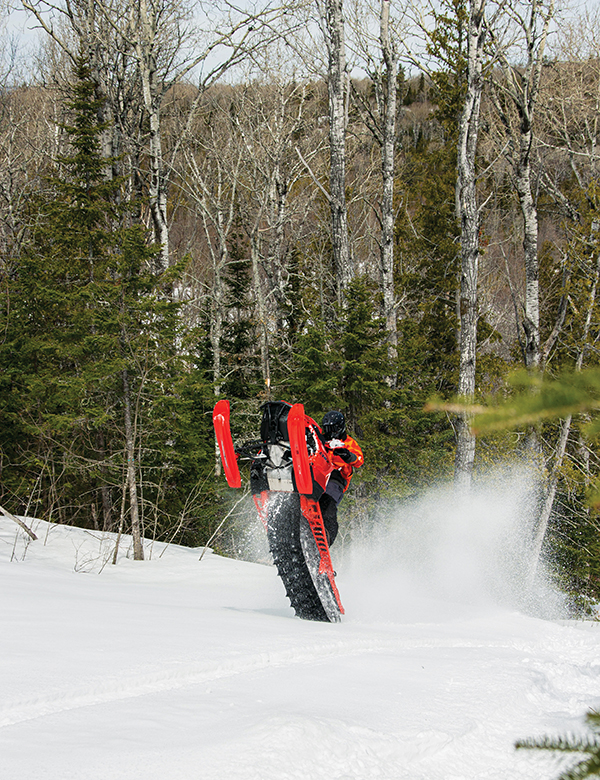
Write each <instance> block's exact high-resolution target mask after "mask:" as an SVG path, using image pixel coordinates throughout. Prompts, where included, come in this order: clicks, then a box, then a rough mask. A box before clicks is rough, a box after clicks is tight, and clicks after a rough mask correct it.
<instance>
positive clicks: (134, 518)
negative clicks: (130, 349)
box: [122, 369, 144, 561]
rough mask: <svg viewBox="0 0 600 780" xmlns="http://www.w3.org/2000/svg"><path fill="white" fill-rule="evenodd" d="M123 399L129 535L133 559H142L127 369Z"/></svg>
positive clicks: (124, 373)
mask: <svg viewBox="0 0 600 780" xmlns="http://www.w3.org/2000/svg"><path fill="white" fill-rule="evenodd" d="M122 378H123V399H124V404H125V454H126V457H127V469H126V483H127V490H128V492H129V511H130V513H131V535H132V538H133V560H134V561H143V560H144V547H143V544H142V526H141V522H140V508H139V503H138V494H137V477H136V473H135V434H134V425H133V419H132V414H131V390H130V387H129V376H128V374H127V369H124V370H123V374H122Z"/></svg>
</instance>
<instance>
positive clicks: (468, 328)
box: [454, 0, 487, 490]
mask: <svg viewBox="0 0 600 780" xmlns="http://www.w3.org/2000/svg"><path fill="white" fill-rule="evenodd" d="M486 32H487V27H486V20H485V0H471V2H470V4H469V33H468V43H467V94H466V96H465V103H464V107H463V110H462V113H461V117H460V124H459V135H458V158H457V171H458V176H457V185H456V211H457V215H458V217H459V220H460V226H461V239H460V246H461V277H460V309H459V317H460V338H459V349H460V367H459V378H458V392H459V394H460V395H461V396H463V397H464V398H465V399H467V400H469V401H470V400H472V399H473V396H474V394H475V368H476V353H477V277H478V264H479V222H480V215H479V206H478V203H477V180H476V170H475V161H476V153H477V140H478V135H479V114H480V108H481V95H482V91H483V57H484V44H485V37H486ZM474 459H475V436H474V435H473V433H472V432H471V428H470V424H469V418H468V415H467V414H462V415H460V416H459V418H458V421H457V442H456V458H455V463H454V481H455V484H456V486H457V487H458V488H460V489H462V490H469V489H470V486H471V473H472V470H473V462H474Z"/></svg>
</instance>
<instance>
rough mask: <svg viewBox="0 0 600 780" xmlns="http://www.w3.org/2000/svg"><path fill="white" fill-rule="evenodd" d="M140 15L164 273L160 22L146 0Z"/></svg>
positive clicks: (151, 196) (154, 208) (152, 194)
mask: <svg viewBox="0 0 600 780" xmlns="http://www.w3.org/2000/svg"><path fill="white" fill-rule="evenodd" d="M138 8H139V16H138V17H137V18H135V17H134V18H133V19H132V25H133V30H134V32H135V41H136V47H135V48H136V54H137V59H138V65H139V68H140V76H141V80H142V94H143V98H144V107H145V109H146V111H147V113H148V121H149V125H150V138H149V152H150V154H149V157H150V160H149V162H150V186H149V190H148V201H149V205H150V213H151V215H152V224H153V227H154V237H155V240H156V243H157V244H159V245H160V248H161V251H160V255H159V258H160V266H161V267H160V268H159V269H158V270H162V271H164V270H165V269H166V268H168V267H169V227H168V222H167V186H166V180H165V171H164V162H163V155H162V141H161V117H160V107H161V106H160V104H161V97H162V92H161V89H159V85H158V84H157V65H156V52H155V49H156V35H157V29H156V25H157V19H156V18H155V15H154V13H153V11H149V9H148V5H147V1H146V0H140V2H139V6H138Z"/></svg>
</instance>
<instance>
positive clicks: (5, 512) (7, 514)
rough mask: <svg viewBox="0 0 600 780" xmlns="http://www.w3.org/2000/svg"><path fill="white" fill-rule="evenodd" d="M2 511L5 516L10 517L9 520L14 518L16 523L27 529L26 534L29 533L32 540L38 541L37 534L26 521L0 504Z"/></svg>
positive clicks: (0, 510)
mask: <svg viewBox="0 0 600 780" xmlns="http://www.w3.org/2000/svg"><path fill="white" fill-rule="evenodd" d="M0 512H2V514H3V515H4V516H5V517H8V519H9V520H14V521H15V523H16V524H17V525H18V526H19V527H20V528H22V529H23V530H24V531H25V533H26V534H28V535H29V536H30V537H31V540H32V541H33V542H35V541H37V536H36V535H35V534H34V533H33V531H32V530H31V528H29V526H27V525H26V524H25V523H24V522H23V521H22V520H20V519H19V518H18V517H15V516H14V515H13V514H11V513H10V512H9V511H7V510H6V509H4V507H2V506H0Z"/></svg>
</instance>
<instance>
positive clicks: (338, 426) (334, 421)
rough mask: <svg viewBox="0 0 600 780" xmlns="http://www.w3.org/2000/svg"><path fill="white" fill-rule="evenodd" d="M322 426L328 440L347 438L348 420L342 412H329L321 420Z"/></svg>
mask: <svg viewBox="0 0 600 780" xmlns="http://www.w3.org/2000/svg"><path fill="white" fill-rule="evenodd" d="M321 428H322V429H323V434H324V436H325V438H326V439H327V441H330V440H331V439H345V438H346V420H345V419H344V415H343V414H342V413H341V412H334V411H331V412H327V413H326V414H325V416H324V417H323V421H322V422H321Z"/></svg>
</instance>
